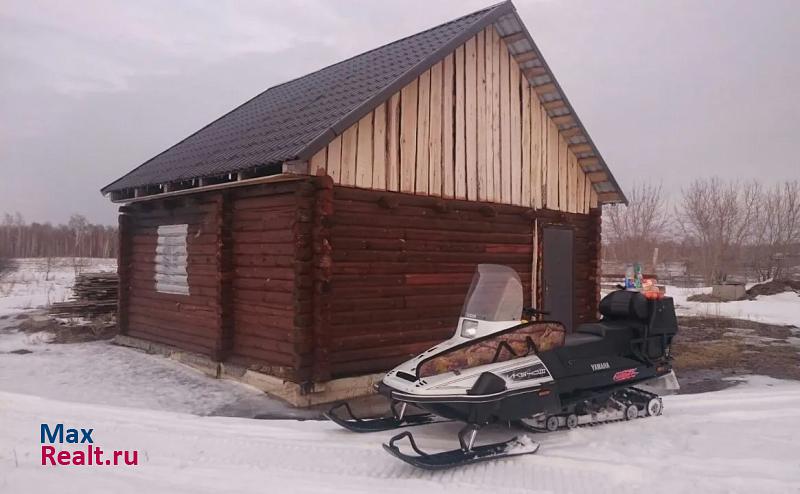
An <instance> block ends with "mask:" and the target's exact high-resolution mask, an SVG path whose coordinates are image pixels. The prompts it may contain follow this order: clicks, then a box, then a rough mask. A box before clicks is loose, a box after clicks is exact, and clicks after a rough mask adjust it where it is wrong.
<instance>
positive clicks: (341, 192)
mask: <svg viewBox="0 0 800 494" xmlns="http://www.w3.org/2000/svg"><path fill="white" fill-rule="evenodd" d="M330 224H331V226H330V231H329V234H330V257H331V262H332V265H331V273H332V274H331V281H330V287H329V290H330V325H329V331H330V341H329V345H330V348H329V350H328V356H329V358H330V370H331V375H332V377H341V376H347V375H358V374H363V373H369V372H380V371H384V370H386V369H389V368H390V367H392V366H394V365H396V364H398V363H400V362H402V361H403V360H405V359H407V358H409V356H411V355H414V354H416V353H419V352H420V351H422V350H424V349H426V348H428V347H430V346H433V345H434V344H436V343H438V342H441V341H442V340H444V339H447V338H449V337H450V336H452V334H453V331H454V329H455V323H456V322H457V319H458V316H459V314H460V311H461V307H462V305H463V303H464V297H465V295H466V293H467V290H468V288H469V285H470V282H471V281H472V276H473V273H474V271H475V267H476V266H477V265H478V264H480V263H499V264H506V265H509V266H511V267H513V268H514V269H516V270H517V272H518V273H519V275H520V278H521V279H522V281H523V283H524V285H525V293H526V294H530V281H531V256H532V252H533V241H532V238H533V237H532V229H531V224H532V220H531V216H530V209H529V208H521V207H515V206H504V205H487V204H481V203H473V202H467V201H455V200H443V199H437V198H432V197H419V196H412V195H405V194H396V193H386V192H384V193H379V192H376V191H366V190H360V189H356V188H350V187H338V186H337V187H335V188H334V194H333V215H332V216H331V218H330ZM526 303H529V300H526Z"/></svg>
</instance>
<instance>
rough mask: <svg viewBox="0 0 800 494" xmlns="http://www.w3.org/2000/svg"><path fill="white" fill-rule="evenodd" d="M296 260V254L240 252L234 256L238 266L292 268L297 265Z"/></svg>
mask: <svg viewBox="0 0 800 494" xmlns="http://www.w3.org/2000/svg"><path fill="white" fill-rule="evenodd" d="M296 262H297V259H296V257H295V256H294V254H292V255H283V256H278V255H272V254H260V255H247V254H239V255H237V256H235V257H234V258H233V264H234V266H236V267H237V268H240V267H242V268H244V267H263V268H271V267H281V268H291V267H293V266H294V265H295V263H296Z"/></svg>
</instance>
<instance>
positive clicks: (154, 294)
mask: <svg viewBox="0 0 800 494" xmlns="http://www.w3.org/2000/svg"><path fill="white" fill-rule="evenodd" d="M221 207H222V200H221V196H220V195H219V194H214V193H209V194H202V195H197V196H195V197H194V198H193V199H192V200H186V201H183V200H182V201H176V200H162V201H153V202H149V203H142V204H135V205H131V206H124V207H123V208H121V211H122V213H123V216H124V217H125V219H124V220H121V222H120V224H124V225H125V228H123V229H121V231H120V235H121V239H120V252H121V254H120V259H121V260H122V261H123V263H122V265H121V266H120V269H119V273H120V297H121V299H120V305H121V306H123V307H124V310H123V312H122V313H123V314H124V316H123V317H122V321H121V325H120V330H121V331H122V332H123V333H125V334H128V335H130V336H134V337H138V338H143V339H147V340H151V341H155V342H159V343H163V344H166V345H172V346H175V347H178V348H182V349H185V350H189V351H192V352H197V353H200V354H204V355H208V356H211V357H212V358H215V359H219V358H221V357H222V355H223V353H224V343H223V338H222V332H221V328H222V302H221V299H220V290H219V271H220V258H221V255H220V254H221V250H220V249H221V242H220V232H221V230H222V227H223V225H222V221H223V216H222V211H221ZM176 224H186V225H188V231H187V236H186V248H187V254H188V256H187V259H186V263H187V266H186V272H187V274H188V277H187V282H188V285H189V294H188V295H178V294H170V293H163V292H159V291H158V290H157V289H156V281H155V276H156V266H157V265H158V263H157V261H156V245H157V243H158V227H159V226H162V225H176Z"/></svg>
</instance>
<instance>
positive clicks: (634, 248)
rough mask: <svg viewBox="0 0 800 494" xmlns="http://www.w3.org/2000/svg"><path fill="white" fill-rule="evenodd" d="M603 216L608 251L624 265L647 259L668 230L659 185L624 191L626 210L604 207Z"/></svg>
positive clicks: (663, 199) (667, 215)
mask: <svg viewBox="0 0 800 494" xmlns="http://www.w3.org/2000/svg"><path fill="white" fill-rule="evenodd" d="M603 213H604V214H605V215H606V216H605V218H606V220H607V221H606V224H607V227H606V228H604V233H605V234H606V235H605V238H606V241H607V244H608V248H609V250H611V251H612V252H613V253H614V254H615V257H616V258H617V259H619V260H622V261H625V262H633V261H644V260H646V259H649V258H650V256H651V255H652V253H653V249H654V247H656V246H657V245H658V243H659V242H660V241H661V240H663V239H664V237H665V236H666V234H667V233H668V231H669V229H670V219H669V214H667V213H668V207H667V201H666V199H665V197H664V194H663V191H662V188H661V185H660V184H658V185H655V184H648V183H642V184H638V185H634V187H633V188H632V189H630V190H629V191H628V205H627V206H622V205H616V206H612V207H607V208H604V211H603ZM653 268H655V266H654V267H653Z"/></svg>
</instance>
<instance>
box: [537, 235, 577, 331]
mask: <svg viewBox="0 0 800 494" xmlns="http://www.w3.org/2000/svg"><path fill="white" fill-rule="evenodd" d="M542 234H543V239H542V266H543V271H542V288H543V296H544V310H545V311H547V312H549V313H550V314H549V315H548V316H545V319H549V320H554V321H560V322H562V323H563V324H564V326H566V328H567V331H572V318H573V314H574V310H573V299H574V293H575V292H574V287H573V280H574V276H573V272H572V269H573V262H574V258H573V251H574V248H573V232H572V230H569V229H567V228H554V227H545V228H544V229H543V233H542Z"/></svg>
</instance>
